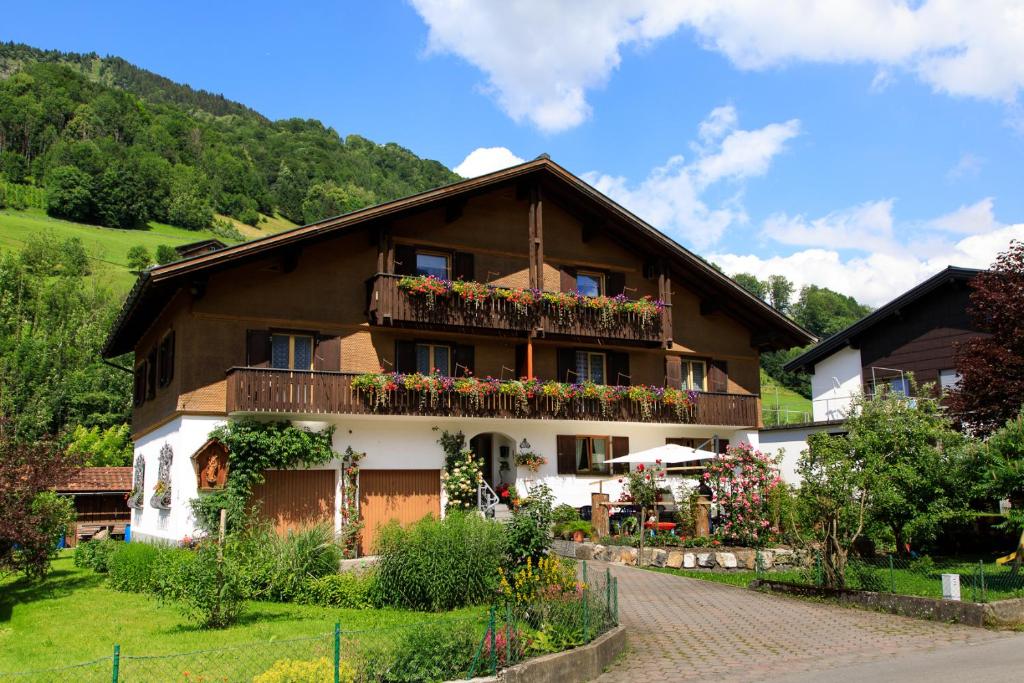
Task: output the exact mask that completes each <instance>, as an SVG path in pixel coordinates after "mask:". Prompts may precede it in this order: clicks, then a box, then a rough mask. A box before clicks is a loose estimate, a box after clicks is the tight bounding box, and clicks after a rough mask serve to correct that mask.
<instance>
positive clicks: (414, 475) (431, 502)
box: [359, 470, 441, 554]
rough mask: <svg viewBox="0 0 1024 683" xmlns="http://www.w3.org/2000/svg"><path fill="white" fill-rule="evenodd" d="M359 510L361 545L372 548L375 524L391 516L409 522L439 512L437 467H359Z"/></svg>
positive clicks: (366, 549) (439, 473) (367, 552)
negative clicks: (373, 468) (404, 468)
mask: <svg viewBox="0 0 1024 683" xmlns="http://www.w3.org/2000/svg"><path fill="white" fill-rule="evenodd" d="M359 512H360V514H361V516H362V518H363V534H362V543H361V544H360V545H361V548H362V552H363V553H364V554H369V553H372V552H373V544H374V540H375V539H376V535H377V529H378V527H380V526H382V525H384V524H387V523H388V522H390V521H391V520H393V519H394V520H398V523H399V524H403V525H404V524H410V523H412V522H415V521H418V520H420V519H423V518H424V517H425V516H427V515H429V514H433V515H434V516H440V514H441V471H440V470H362V471H360V472H359Z"/></svg>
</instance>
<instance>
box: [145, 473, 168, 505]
mask: <svg viewBox="0 0 1024 683" xmlns="http://www.w3.org/2000/svg"><path fill="white" fill-rule="evenodd" d="M150 503H151V504H152V505H153V507H155V508H158V509H161V510H167V509H169V508H170V507H171V485H170V484H169V483H168V482H166V481H163V480H162V479H161V480H159V481H157V483H156V486H154V487H153V498H152V499H151V500H150Z"/></svg>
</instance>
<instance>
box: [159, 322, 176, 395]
mask: <svg viewBox="0 0 1024 683" xmlns="http://www.w3.org/2000/svg"><path fill="white" fill-rule="evenodd" d="M158 362H159V364H160V368H159V371H158V372H157V376H158V377H159V383H160V386H162V387H166V386H167V385H168V384H170V383H171V379H172V378H173V377H174V332H168V333H167V335H165V336H164V338H163V339H162V340H160V354H159V357H158Z"/></svg>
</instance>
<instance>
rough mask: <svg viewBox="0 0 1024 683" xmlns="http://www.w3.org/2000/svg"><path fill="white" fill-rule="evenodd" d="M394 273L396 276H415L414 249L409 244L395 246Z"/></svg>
mask: <svg viewBox="0 0 1024 683" xmlns="http://www.w3.org/2000/svg"><path fill="white" fill-rule="evenodd" d="M395 273H396V274H398V275H415V274H416V247H414V246H412V245H410V244H396V245H395Z"/></svg>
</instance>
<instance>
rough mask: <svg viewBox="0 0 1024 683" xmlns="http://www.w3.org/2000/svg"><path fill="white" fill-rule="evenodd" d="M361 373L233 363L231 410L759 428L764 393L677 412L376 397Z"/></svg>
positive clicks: (418, 395)
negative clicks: (363, 386) (361, 383)
mask: <svg viewBox="0 0 1024 683" xmlns="http://www.w3.org/2000/svg"><path fill="white" fill-rule="evenodd" d="M357 376H358V375H356V374H354V373H345V372H318V371H293V370H276V369H268V368H231V369H230V370H229V371H228V377H227V411H228V412H229V413H282V414H290V415H320V414H346V415H433V416H444V417H489V418H506V419H534V420H599V421H609V422H653V423H669V424H700V425H729V426H736V427H755V426H757V418H758V415H757V397H756V396H752V395H749V394H719V393H699V394H697V395H696V398H695V400H694V403H693V405H691V406H688V407H686V408H683V409H680V410H677V408H676V407H675V406H669V405H665V404H664V403H662V402H660V401H655V402H653V403H650V404H648V405H646V406H645V405H642V404H641V403H640V402H638V401H631V400H622V401H618V402H616V403H615V404H612V405H609V406H602V405H601V402H600V401H599V400H597V399H571V400H569V401H566V402H564V403H562V404H560V403H559V402H558V401H557V400H556V399H554V398H551V397H547V396H534V397H532V398H528V399H525V402H520V401H519V399H518V398H517V397H516V396H513V395H509V394H500V393H498V394H492V395H488V396H484V397H480V398H476V397H469V396H465V395H461V394H457V393H454V392H443V393H439V394H437V395H436V396H433V397H432V396H431V395H430V394H429V393H427V392H419V391H412V390H407V389H404V388H400V389H396V390H394V391H389V392H387V394H386V396H385V397H384V399H385V400H383V401H376V402H374V401H372V397H371V396H370V395H369V394H368V393H367V392H365V391H363V390H360V389H357V388H354V387H353V386H352V380H353V379H354V378H355V377H357Z"/></svg>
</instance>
